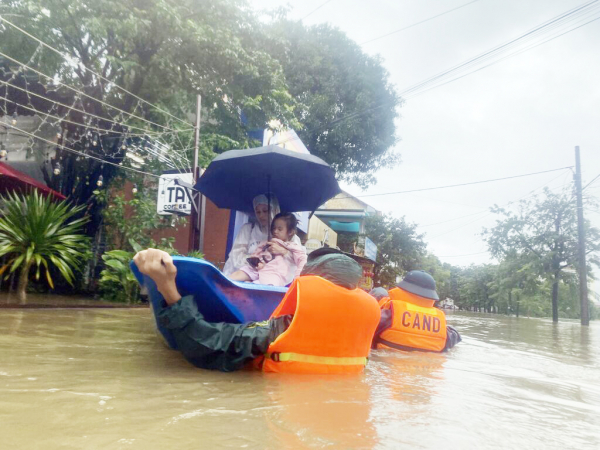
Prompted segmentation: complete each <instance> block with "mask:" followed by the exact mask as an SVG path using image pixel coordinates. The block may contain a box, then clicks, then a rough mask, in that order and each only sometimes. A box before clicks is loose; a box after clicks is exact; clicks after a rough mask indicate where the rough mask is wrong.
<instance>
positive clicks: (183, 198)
mask: <svg viewBox="0 0 600 450" xmlns="http://www.w3.org/2000/svg"><path fill="white" fill-rule="evenodd" d="M176 179H180V180H181V181H183V182H185V183H188V184H192V182H193V180H192V174H191V173H165V174H162V175H161V176H160V178H159V180H158V196H157V198H156V212H157V213H158V214H160V215H169V214H178V215H186V216H187V215H190V214H191V211H192V201H191V199H190V194H189V192H188V190H187V189H186V188H184V187H182V186H178V185H177V183H175V180H176Z"/></svg>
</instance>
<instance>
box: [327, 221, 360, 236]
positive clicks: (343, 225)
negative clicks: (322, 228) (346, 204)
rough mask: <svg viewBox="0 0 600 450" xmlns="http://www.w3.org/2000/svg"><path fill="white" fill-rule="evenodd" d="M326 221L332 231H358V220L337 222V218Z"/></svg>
mask: <svg viewBox="0 0 600 450" xmlns="http://www.w3.org/2000/svg"><path fill="white" fill-rule="evenodd" d="M327 222H328V223H329V226H330V227H331V228H332V229H333V231H348V232H350V233H359V232H360V223H359V222H338V221H337V220H328V221H327Z"/></svg>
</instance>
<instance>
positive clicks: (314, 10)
mask: <svg viewBox="0 0 600 450" xmlns="http://www.w3.org/2000/svg"><path fill="white" fill-rule="evenodd" d="M330 1H331V0H327V1H326V2H324V3H322V4H321V5H319V6H317V7H316V8H315V9H313V10H312V11H311V12H309V13H308V14H307V15H305V16H304V17H303V18H302V19H300V21H301V22H302V21H303V20H304V19H306V18H307V17H308V16H310V15H311V14H312V13H315V12H317V11H318V10H319V9H321V8H322V7H323V6H325V5H326V4H327V3H329V2H330Z"/></svg>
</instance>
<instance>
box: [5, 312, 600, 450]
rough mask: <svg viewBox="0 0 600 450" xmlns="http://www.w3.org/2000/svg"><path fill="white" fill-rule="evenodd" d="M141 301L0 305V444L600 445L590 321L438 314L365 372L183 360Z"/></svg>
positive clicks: (598, 363) (599, 392)
mask: <svg viewBox="0 0 600 450" xmlns="http://www.w3.org/2000/svg"><path fill="white" fill-rule="evenodd" d="M150 314H151V313H150V311H149V310H148V309H89V308H88V309H72V308H69V309H0V448H1V449H188V448H189V449H192V448H194V449H195V448H256V449H263V448H267V449H279V448H367V449H370V448H373V449H388V448H389V449H395V448H417V449H469V448H477V449H481V448H511V449H512V448H527V449H532V448H540V449H548V448H556V449H565V448H577V449H584V448H585V449H587V448H590V449H597V448H600V425H599V421H600V323H595V322H594V323H592V325H591V326H590V327H589V328H582V327H581V326H580V325H579V324H578V323H577V322H575V321H563V322H561V323H559V324H558V325H553V324H552V322H551V321H549V320H544V319H527V318H519V319H517V318H514V317H513V318H508V317H503V316H485V315H475V314H468V313H453V314H449V315H448V321H449V323H451V324H453V325H454V326H455V327H456V328H458V329H459V330H460V331H461V333H462V335H463V339H464V340H463V342H462V343H460V344H459V345H458V346H457V347H455V348H454V349H453V350H451V351H450V352H448V353H446V354H433V353H416V352H414V353H404V352H391V351H389V352H388V351H378V352H374V353H372V355H371V359H370V362H369V365H368V366H367V369H366V371H365V373H364V374H363V375H360V376H292V375H280V374H262V373H253V372H246V371H244V372H237V373H219V372H210V371H204V370H200V369H197V368H194V367H193V366H191V365H189V364H188V363H187V362H186V361H185V360H184V359H183V358H182V357H181V356H180V355H179V354H177V353H176V352H173V351H171V350H169V349H167V348H166V347H165V346H164V345H163V343H162V342H161V340H160V339H159V338H158V336H157V335H156V334H155V331H154V326H153V322H152V320H151V317H150Z"/></svg>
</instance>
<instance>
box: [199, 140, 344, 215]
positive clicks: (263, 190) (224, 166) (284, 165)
mask: <svg viewBox="0 0 600 450" xmlns="http://www.w3.org/2000/svg"><path fill="white" fill-rule="evenodd" d="M195 188H196V189H198V190H199V191H200V192H202V193H203V194H204V195H206V196H207V197H208V198H209V199H210V200H212V201H213V202H214V203H215V204H216V205H217V206H218V207H219V208H228V209H234V210H237V211H244V212H248V213H252V212H253V209H252V208H253V206H252V199H253V198H254V197H256V196H257V195H260V194H267V193H272V194H273V195H275V196H276V197H277V199H278V200H279V205H280V207H281V210H282V211H287V212H292V211H315V210H316V209H317V208H318V207H319V206H321V205H322V204H323V203H325V202H326V201H327V200H329V199H330V198H331V197H333V196H335V195H336V194H338V193H339V192H340V187H339V185H338V183H337V180H336V179H335V174H334V172H333V169H332V168H331V167H329V165H328V164H327V163H326V162H325V161H323V160H322V159H321V158H317V157H316V156H313V155H311V154H306V153H298V152H294V151H291V150H286V149H284V148H281V147H278V146H277V145H268V146H266V147H258V148H250V149H247V150H230V151H228V152H225V153H223V154H221V155H219V156H217V157H216V158H215V159H213V160H212V162H211V163H210V164H209V166H208V168H207V169H206V171H205V172H204V174H203V175H202V176H201V177H200V179H199V180H198V182H197V183H196V186H195Z"/></svg>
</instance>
